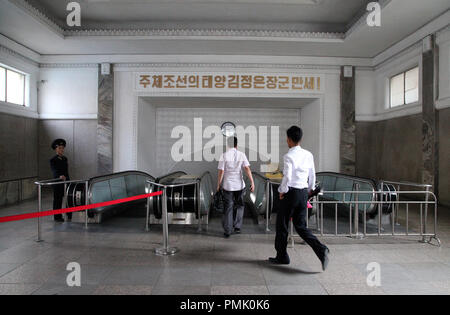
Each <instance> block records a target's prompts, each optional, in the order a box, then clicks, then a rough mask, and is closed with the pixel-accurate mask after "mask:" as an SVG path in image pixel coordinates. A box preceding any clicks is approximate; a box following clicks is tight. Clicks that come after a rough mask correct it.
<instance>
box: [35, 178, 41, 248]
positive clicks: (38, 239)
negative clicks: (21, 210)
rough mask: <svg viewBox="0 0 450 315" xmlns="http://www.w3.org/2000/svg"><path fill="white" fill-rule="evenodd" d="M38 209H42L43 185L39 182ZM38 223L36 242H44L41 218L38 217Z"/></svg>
mask: <svg viewBox="0 0 450 315" xmlns="http://www.w3.org/2000/svg"><path fill="white" fill-rule="evenodd" d="M38 211H39V212H41V211H42V187H41V185H40V184H39V185H38ZM37 224H38V230H37V234H38V235H37V240H36V242H38V243H39V242H42V235H41V218H40V217H38V218H37Z"/></svg>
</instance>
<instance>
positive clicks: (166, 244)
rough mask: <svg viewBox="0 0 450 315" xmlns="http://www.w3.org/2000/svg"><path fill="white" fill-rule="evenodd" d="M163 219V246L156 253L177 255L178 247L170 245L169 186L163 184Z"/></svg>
mask: <svg viewBox="0 0 450 315" xmlns="http://www.w3.org/2000/svg"><path fill="white" fill-rule="evenodd" d="M162 212H163V213H162V219H163V247H161V248H156V249H155V254H156V255H159V256H170V255H175V253H177V252H178V248H176V247H169V217H168V213H167V187H166V186H163V193H162Z"/></svg>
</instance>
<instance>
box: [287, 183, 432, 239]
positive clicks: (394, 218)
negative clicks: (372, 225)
mask: <svg viewBox="0 0 450 315" xmlns="http://www.w3.org/2000/svg"><path fill="white" fill-rule="evenodd" d="M383 183H385V184H386V183H391V184H392V182H387V181H384V182H382V183H381V185H382V184H383ZM397 184H398V185H406V184H405V183H397ZM408 185H409V186H411V185H410V184H408ZM414 185H416V187H423V186H421V185H419V184H414ZM381 187H383V186H381ZM429 188H430V187H429ZM385 192H386V191H383V190H380V191H376V192H375V193H376V194H378V195H381V196H383V193H385ZM334 193H338V194H343V196H344V198H343V200H320V195H323V194H334ZM368 193H372V191H370V192H369V191H323V192H321V193H320V194H319V196H318V197H316V198H314V199H313V200H312V201H311V204H312V205H313V206H315V207H317V210H318V213H317V214H318V215H317V218H318V219H319V222H320V227H319V229H318V233H317V234H318V235H320V236H323V237H339V236H341V237H352V238H358V239H362V238H365V237H374V236H376V237H382V236H404V237H418V236H419V237H422V241H423V242H426V243H430V244H431V243H432V240H433V239H434V240H436V242H437V244H438V246H440V244H441V242H440V240H439V238H438V236H437V215H438V213H437V212H438V208H437V204H438V203H437V198H436V195H435V194H434V193H433V192H431V191H430V190H429V189H428V190H425V191H397V192H396V193H397V196H398V198H397V199H396V200H395V201H393V202H392V205H395V208H396V209H392V211H391V214H390V226H391V231H390V232H389V233H383V231H384V227H383V222H382V220H381V217H382V215H383V210H382V209H383V204H386V203H387V202H386V201H384V200H383V199H382V198H381V200H377V201H373V200H372V201H361V200H359V198H358V196H359V195H361V194H368ZM348 194H354V196H355V199H354V200H345V195H348ZM401 195H403V196H415V195H422V196H423V197H424V200H400V196H401ZM368 204H376V205H377V206H378V220H377V225H376V229H377V232H376V233H368V231H367V230H368V221H367V209H368V207H367V206H368ZM361 205H363V210H362V211H360V207H361ZM412 205H414V206H416V207H417V206H418V207H419V216H420V224H419V232H410V210H411V206H412ZM400 206H404V209H405V231H404V232H399V231H398V229H396V224H398V221H399V219H398V212H399V210H400ZM324 207H327V208H328V209H329V208H331V209H333V208H334V233H325V232H324V224H323V223H324ZM429 207H434V223H433V232H432V233H429V232H427V225H428V222H427V219H426V218H427V212H428V208H429ZM346 208H347V211H348V217H349V225H348V232H344V233H340V232H339V231H338V217H339V216H338V212H339V211H341V212H342V211H345V209H346ZM343 209H344V210H343ZM395 210H396V211H395ZM341 214H342V213H341ZM360 214H362V218H363V223H362V225H363V232H362V233H360V230H359V227H360V222H359V216H360ZM424 217H425V219H424ZM307 224H308V216H307ZM290 230H291V231H290V236H289V237H290V239H291V241H292V244H293V238H294V233H293V228H292V222H291V229H290ZM427 238H429V240H428V241H426V239H427Z"/></svg>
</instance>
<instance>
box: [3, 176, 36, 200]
mask: <svg viewBox="0 0 450 315" xmlns="http://www.w3.org/2000/svg"><path fill="white" fill-rule="evenodd" d="M35 181H37V177H32V178H24V179H18V180H12V181H7V182H0V207H2V206H6V205H10V204H14V203H17V202H20V201H23V200H28V199H34V198H36V197H37V188H36V185H35V184H34V182H35Z"/></svg>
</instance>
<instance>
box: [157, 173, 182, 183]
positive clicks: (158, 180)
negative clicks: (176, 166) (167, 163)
mask: <svg viewBox="0 0 450 315" xmlns="http://www.w3.org/2000/svg"><path fill="white" fill-rule="evenodd" d="M176 174H181V175H187V173H186V172H183V171H175V172H172V173H169V174H166V175H163V176H160V177H157V178H155V181H156V182H158V183H159V182H160V181H161V180H162V179H164V178H166V177H169V176H172V175H176Z"/></svg>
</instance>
